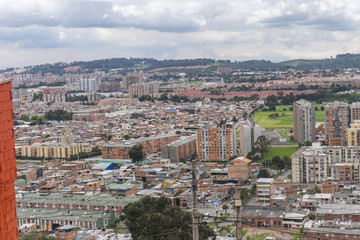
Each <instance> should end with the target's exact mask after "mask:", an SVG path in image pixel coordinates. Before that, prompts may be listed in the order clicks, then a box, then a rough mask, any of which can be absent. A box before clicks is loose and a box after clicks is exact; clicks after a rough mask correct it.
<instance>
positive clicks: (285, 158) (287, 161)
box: [282, 155, 291, 168]
mask: <svg viewBox="0 0 360 240" xmlns="http://www.w3.org/2000/svg"><path fill="white" fill-rule="evenodd" d="M282 160H283V162H284V165H285V167H286V168H291V158H289V157H288V156H286V155H285V156H283V158H282Z"/></svg>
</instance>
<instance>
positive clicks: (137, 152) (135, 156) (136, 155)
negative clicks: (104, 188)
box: [128, 144, 145, 163]
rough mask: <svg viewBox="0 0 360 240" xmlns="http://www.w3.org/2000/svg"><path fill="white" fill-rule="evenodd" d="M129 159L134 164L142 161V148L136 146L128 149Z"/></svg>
mask: <svg viewBox="0 0 360 240" xmlns="http://www.w3.org/2000/svg"><path fill="white" fill-rule="evenodd" d="M128 154H129V157H130V158H131V159H132V161H133V162H134V163H139V162H141V161H142V160H143V159H144V155H145V153H144V151H143V146H142V145H141V144H136V145H134V146H133V147H132V148H130V150H129V152H128Z"/></svg>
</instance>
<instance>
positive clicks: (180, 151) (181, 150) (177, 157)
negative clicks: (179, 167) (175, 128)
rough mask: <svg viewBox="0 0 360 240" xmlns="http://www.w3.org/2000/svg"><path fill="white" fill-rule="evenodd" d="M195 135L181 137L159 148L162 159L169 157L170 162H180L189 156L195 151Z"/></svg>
mask: <svg viewBox="0 0 360 240" xmlns="http://www.w3.org/2000/svg"><path fill="white" fill-rule="evenodd" d="M196 139H197V137H196V135H193V136H189V137H185V136H184V137H183V138H181V139H179V140H177V141H175V142H172V143H170V144H167V145H165V146H163V147H162V148H161V155H162V158H163V159H170V161H171V162H175V163H177V162H180V161H181V160H183V159H185V158H189V157H190V156H192V155H193V154H194V153H195V152H196Z"/></svg>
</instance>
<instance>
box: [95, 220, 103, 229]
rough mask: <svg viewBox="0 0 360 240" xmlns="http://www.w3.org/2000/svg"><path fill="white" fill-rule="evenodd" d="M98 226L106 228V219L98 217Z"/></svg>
mask: <svg viewBox="0 0 360 240" xmlns="http://www.w3.org/2000/svg"><path fill="white" fill-rule="evenodd" d="M96 227H97V228H104V219H102V218H98V219H97V220H96Z"/></svg>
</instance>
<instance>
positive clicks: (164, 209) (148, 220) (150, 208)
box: [124, 196, 215, 240]
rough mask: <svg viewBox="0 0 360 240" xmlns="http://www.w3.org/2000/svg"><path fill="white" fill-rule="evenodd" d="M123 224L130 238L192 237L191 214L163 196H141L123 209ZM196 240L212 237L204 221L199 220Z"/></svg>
mask: <svg viewBox="0 0 360 240" xmlns="http://www.w3.org/2000/svg"><path fill="white" fill-rule="evenodd" d="M124 214H125V224H126V226H127V227H128V229H129V231H130V233H131V236H132V238H133V239H134V240H138V239H147V240H153V239H154V240H155V239H159V240H165V239H169V240H180V239H192V216H191V213H190V212H188V211H185V210H183V209H182V208H180V207H177V206H173V205H172V201H171V200H170V199H169V198H166V197H164V196H162V197H160V198H152V197H144V198H142V199H140V201H138V202H135V203H130V204H128V205H127V206H126V207H125V208H124ZM199 235H200V239H202V240H205V239H208V238H209V237H214V236H215V233H214V231H213V230H212V229H211V228H210V227H209V226H208V225H207V223H206V222H201V223H199Z"/></svg>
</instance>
